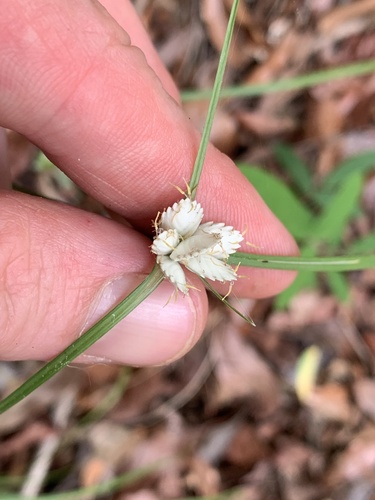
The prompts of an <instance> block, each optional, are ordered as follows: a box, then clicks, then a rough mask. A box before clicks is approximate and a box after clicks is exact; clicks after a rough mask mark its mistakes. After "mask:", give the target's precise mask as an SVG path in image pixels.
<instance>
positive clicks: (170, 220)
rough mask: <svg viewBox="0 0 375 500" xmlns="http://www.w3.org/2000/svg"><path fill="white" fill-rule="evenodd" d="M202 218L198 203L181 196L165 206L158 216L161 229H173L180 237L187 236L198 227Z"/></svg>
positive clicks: (201, 209) (201, 210)
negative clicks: (168, 205) (170, 205)
mask: <svg viewBox="0 0 375 500" xmlns="http://www.w3.org/2000/svg"><path fill="white" fill-rule="evenodd" d="M202 219H203V208H202V207H201V205H200V203H197V202H196V201H192V200H191V199H190V198H183V199H182V200H180V201H179V202H177V203H174V204H173V205H172V207H169V208H167V210H165V211H164V212H163V213H162V214H161V217H160V226H161V227H162V228H163V229H175V230H176V231H177V232H178V234H179V235H180V236H181V237H182V238H188V237H189V236H191V235H192V234H194V233H195V231H196V230H197V229H198V227H199V224H200V223H201V222H202Z"/></svg>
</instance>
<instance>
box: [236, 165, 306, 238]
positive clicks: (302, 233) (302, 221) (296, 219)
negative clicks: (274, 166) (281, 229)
mask: <svg viewBox="0 0 375 500" xmlns="http://www.w3.org/2000/svg"><path fill="white" fill-rule="evenodd" d="M239 168H240V170H241V172H242V173H243V174H244V175H245V176H246V178H247V179H248V180H249V181H250V182H251V183H252V184H253V186H254V187H255V189H256V190H257V191H258V193H259V194H260V195H261V197H262V198H263V200H264V201H265V202H266V203H267V205H268V206H269V208H270V209H271V210H272V211H273V213H274V214H275V215H276V216H277V217H278V218H279V219H280V220H281V222H282V223H283V224H284V226H285V227H286V228H287V229H288V230H289V231H290V232H291V233H292V235H293V236H294V237H295V238H297V239H304V238H306V237H307V236H308V235H309V234H310V231H311V221H312V218H313V216H312V213H311V212H310V210H309V209H308V208H307V207H306V205H304V204H303V203H302V202H301V201H300V200H299V199H298V198H297V197H296V195H295V194H294V193H293V191H292V190H291V189H290V188H289V187H288V186H287V185H286V184H284V183H283V182H282V181H281V180H279V179H278V178H277V177H275V176H274V175H272V174H270V173H268V172H265V171H264V170H262V169H260V168H259V167H254V166H249V165H244V164H242V165H239Z"/></svg>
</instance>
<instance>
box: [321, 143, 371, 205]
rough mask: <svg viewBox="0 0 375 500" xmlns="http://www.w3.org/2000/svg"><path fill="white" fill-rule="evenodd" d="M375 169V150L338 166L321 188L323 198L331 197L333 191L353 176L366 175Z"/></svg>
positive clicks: (349, 159)
mask: <svg viewBox="0 0 375 500" xmlns="http://www.w3.org/2000/svg"><path fill="white" fill-rule="evenodd" d="M374 169H375V150H372V151H366V152H365V153H362V154H359V155H356V156H353V157H352V158H348V159H347V160H345V161H343V162H342V163H340V165H338V166H337V167H336V168H335V170H334V171H333V172H332V173H331V174H330V175H328V176H327V177H326V178H325V180H324V184H323V186H322V187H321V193H322V195H323V196H327V195H329V194H330V193H331V192H332V190H333V189H334V188H335V187H337V186H339V185H341V184H342V183H343V182H344V181H346V179H347V177H348V176H351V175H352V174H354V173H356V174H365V173H366V172H368V171H371V170H374Z"/></svg>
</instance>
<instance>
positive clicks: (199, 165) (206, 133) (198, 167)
mask: <svg viewBox="0 0 375 500" xmlns="http://www.w3.org/2000/svg"><path fill="white" fill-rule="evenodd" d="M238 4H239V0H233V4H232V9H231V12H230V16H229V21H228V26H227V31H226V33H225V38H224V43H223V48H222V51H221V54H220V59H219V65H218V68H217V72H216V77H215V82H214V86H213V88H212V91H211V92H210V97H211V100H210V104H209V107H208V111H207V118H206V122H205V124H204V129H203V133H202V138H201V141H200V144H199V149H198V153H197V157H196V160H195V163H194V168H193V172H192V174H191V179H190V181H189V186H190V189H191V198H192V199H194V198H195V195H196V191H197V188H198V184H199V179H200V177H201V174H202V170H203V164H204V159H205V156H206V151H207V146H208V143H209V140H210V134H211V129H212V124H213V121H214V116H215V111H216V108H217V103H218V102H219V98H220V91H221V86H222V84H223V78H224V72H225V68H226V65H227V60H228V53H229V47H230V42H231V40H232V35H233V29H234V23H235V20H236V14H237V9H238Z"/></svg>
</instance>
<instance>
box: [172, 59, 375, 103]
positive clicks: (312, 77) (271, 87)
mask: <svg viewBox="0 0 375 500" xmlns="http://www.w3.org/2000/svg"><path fill="white" fill-rule="evenodd" d="M374 71H375V59H369V60H368V61H360V62H357V63H354V64H348V65H346V66H339V67H338V68H333V69H327V70H322V71H314V72H313V73H308V74H307V75H301V76H296V77H293V78H282V79H281V80H275V81H273V82H268V83H258V84H254V85H236V86H233V87H226V88H224V89H223V90H222V91H221V95H220V97H221V98H223V99H224V98H228V97H255V96H260V95H265V94H271V93H275V92H289V91H291V90H301V89H305V88H308V87H314V86H315V85H320V84H322V83H325V82H332V81H334V80H341V79H343V78H353V77H354V76H360V75H367V74H369V73H373V72H374ZM212 92H213V91H212V90H211V89H204V90H185V91H184V92H182V93H181V97H182V100H183V101H185V102H186V101H199V100H207V99H209V98H210V97H211V95H212Z"/></svg>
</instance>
